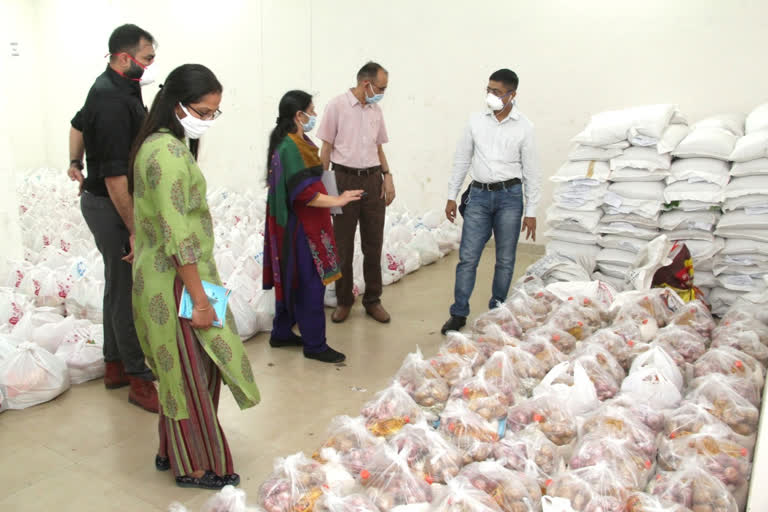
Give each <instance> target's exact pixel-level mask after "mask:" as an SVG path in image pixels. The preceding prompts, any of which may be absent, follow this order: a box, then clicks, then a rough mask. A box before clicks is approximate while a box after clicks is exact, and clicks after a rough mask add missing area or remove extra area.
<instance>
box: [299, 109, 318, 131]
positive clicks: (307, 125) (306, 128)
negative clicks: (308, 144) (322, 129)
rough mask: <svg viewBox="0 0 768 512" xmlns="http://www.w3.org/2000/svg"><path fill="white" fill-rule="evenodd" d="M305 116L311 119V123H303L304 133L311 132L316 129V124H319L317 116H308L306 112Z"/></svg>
mask: <svg viewBox="0 0 768 512" xmlns="http://www.w3.org/2000/svg"><path fill="white" fill-rule="evenodd" d="M302 114H304V115H305V116H307V117H308V118H309V121H307V122H306V123H301V128H302V129H303V130H304V133H307V132H311V131H312V128H314V127H315V124H316V123H317V116H311V115H309V114H307V113H306V112H302Z"/></svg>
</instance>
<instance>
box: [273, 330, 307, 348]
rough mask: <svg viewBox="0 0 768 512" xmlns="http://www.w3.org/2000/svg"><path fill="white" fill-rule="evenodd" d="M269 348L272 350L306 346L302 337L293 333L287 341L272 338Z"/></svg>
mask: <svg viewBox="0 0 768 512" xmlns="http://www.w3.org/2000/svg"><path fill="white" fill-rule="evenodd" d="M269 346H270V347H272V348H283V347H302V346H304V340H303V339H302V337H301V336H296V335H295V334H293V333H291V337H290V338H287V339H278V338H273V337H271V336H270V338H269Z"/></svg>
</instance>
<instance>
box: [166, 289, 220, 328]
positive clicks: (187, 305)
mask: <svg viewBox="0 0 768 512" xmlns="http://www.w3.org/2000/svg"><path fill="white" fill-rule="evenodd" d="M203 290H205V294H206V295H207V296H208V301H209V302H210V303H211V306H212V307H213V309H214V311H215V312H216V316H217V317H218V321H217V322H214V323H213V325H214V326H215V327H224V322H225V320H226V318H227V302H229V294H230V293H231V292H230V290H228V289H226V288H224V287H223V286H218V285H215V284H212V283H209V282H208V281H203ZM193 309H194V305H193V304H192V297H190V295H189V292H188V291H187V287H186V286H185V287H184V289H183V290H182V292H181V301H180V303H179V317H180V318H186V319H187V320H191V319H192V310H193Z"/></svg>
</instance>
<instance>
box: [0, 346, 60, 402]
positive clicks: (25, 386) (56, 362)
mask: <svg viewBox="0 0 768 512" xmlns="http://www.w3.org/2000/svg"><path fill="white" fill-rule="evenodd" d="M69 386H70V380H69V371H68V370H67V365H66V364H64V362H63V361H61V359H59V358H57V357H56V356H55V355H53V354H51V353H50V352H48V351H47V350H45V349H44V348H42V347H39V346H38V345H35V344H34V343H30V342H23V343H22V344H20V345H19V347H18V349H17V350H16V352H14V353H13V354H11V355H10V356H9V357H8V358H7V359H6V360H5V361H3V362H2V363H0V387H2V388H4V389H5V392H6V395H7V400H8V407H9V408H10V409H26V408H27V407H32V406H33V405H38V404H42V403H45V402H48V401H49V400H53V399H54V398H56V397H57V396H59V395H60V394H62V393H63V392H64V391H66V390H67V389H69Z"/></svg>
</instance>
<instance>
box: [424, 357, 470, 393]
mask: <svg viewBox="0 0 768 512" xmlns="http://www.w3.org/2000/svg"><path fill="white" fill-rule="evenodd" d="M429 364H430V366H432V368H434V369H435V371H436V372H437V374H438V375H440V377H442V378H443V379H445V381H446V382H447V383H448V385H449V386H451V387H453V386H455V385H456V384H457V383H458V382H460V381H461V380H464V379H468V378H469V377H471V376H472V375H473V374H474V371H473V370H472V362H471V361H468V360H467V359H465V358H463V357H461V356H460V355H458V354H454V353H451V352H446V353H441V354H437V355H436V356H435V357H433V358H432V359H430V360H429Z"/></svg>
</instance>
